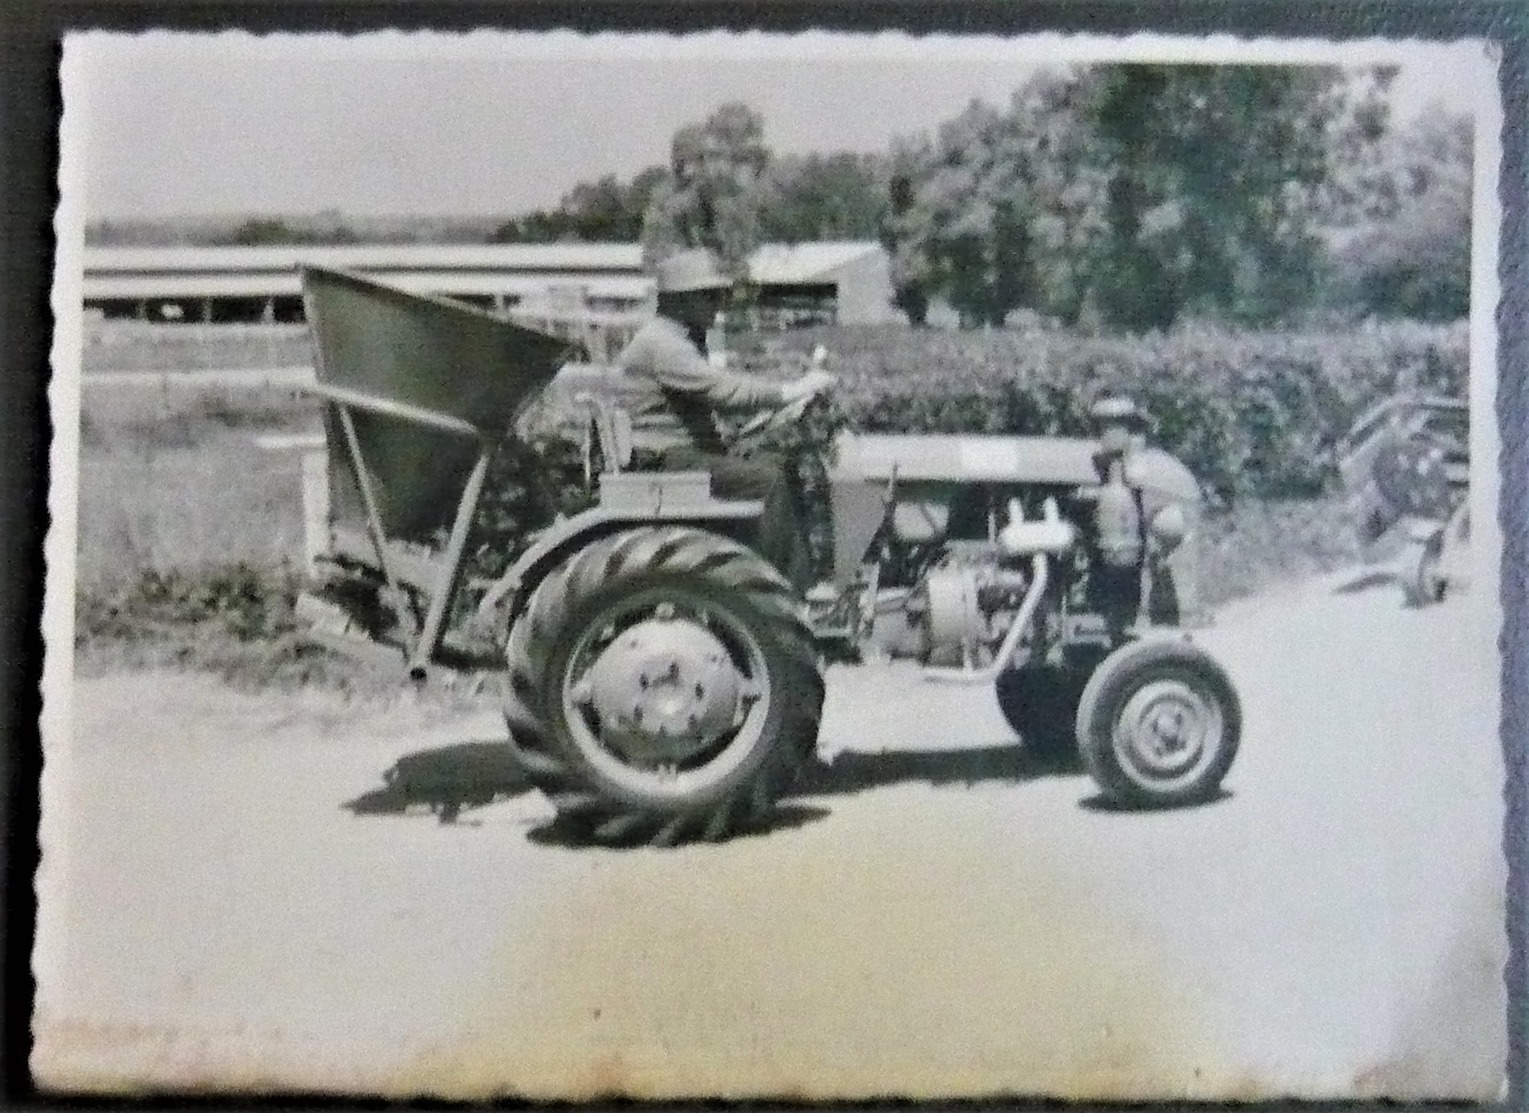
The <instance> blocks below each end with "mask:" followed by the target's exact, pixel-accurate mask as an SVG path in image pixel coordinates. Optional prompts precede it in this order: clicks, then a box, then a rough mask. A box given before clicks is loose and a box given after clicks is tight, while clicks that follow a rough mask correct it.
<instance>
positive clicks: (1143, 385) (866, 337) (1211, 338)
mask: <svg viewBox="0 0 1529 1117" xmlns="http://www.w3.org/2000/svg"><path fill="white" fill-rule="evenodd" d="M817 344H822V345H824V346H826V347H827V349H828V350H829V352H830V354H831V358H830V367H831V369H832V370H833V371H834V372H835V373H836V374H837V375H838V376H839V378H840V393H839V396H840V402H841V405H842V407H843V408H844V410H845V412H846V414H847V416H848V418H849V420H850V421H851V422H852V423H853V424H855V425H856V426H857V427H858V428H859V429H862V430H867V431H900V432H945V433H958V432H982V433H993V434H1041V435H1044V434H1081V433H1084V432H1086V431H1087V430H1088V429H1089V424H1088V418H1087V415H1088V409H1089V406H1090V405H1091V404H1092V402H1093V401H1094V400H1096V399H1097V398H1099V397H1100V396H1102V395H1106V394H1109V393H1112V392H1121V391H1124V392H1128V393H1130V394H1131V395H1132V396H1133V397H1134V398H1136V399H1137V401H1138V402H1139V403H1141V404H1142V405H1144V407H1145V409H1146V411H1147V412H1148V414H1149V416H1150V418H1151V421H1152V436H1151V437H1152V440H1153V441H1154V443H1155V444H1157V445H1159V446H1162V447H1163V448H1165V449H1167V450H1169V451H1171V452H1173V453H1175V454H1177V455H1179V456H1180V457H1181V458H1182V459H1183V460H1184V461H1185V463H1186V464H1187V465H1188V466H1189V467H1190V468H1191V469H1192V470H1193V471H1194V472H1195V474H1196V476H1198V477H1199V478H1200V480H1201V482H1202V483H1203V484H1204V485H1205V486H1206V488H1207V490H1208V493H1209V495H1211V496H1212V497H1213V498H1215V499H1217V500H1218V501H1219V502H1222V503H1227V504H1229V503H1231V502H1232V501H1233V500H1234V499H1236V498H1238V497H1246V496H1258V497H1266V498H1274V499H1281V498H1287V497H1309V496H1313V495H1317V494H1320V493H1324V492H1330V491H1331V490H1332V488H1333V485H1334V482H1335V481H1336V470H1335V453H1334V451H1335V447H1336V445H1337V443H1338V441H1339V440H1340V439H1341V437H1342V436H1343V434H1344V433H1345V432H1346V431H1347V430H1348V429H1349V427H1350V426H1351V425H1352V423H1353V421H1354V420H1355V419H1356V418H1357V417H1358V416H1359V414H1360V413H1361V412H1362V411H1363V410H1365V409H1366V408H1367V407H1369V406H1370V405H1371V404H1373V403H1375V402H1376V401H1378V400H1379V399H1381V398H1383V397H1384V396H1386V395H1388V394H1390V393H1392V392H1396V391H1399V390H1403V389H1408V388H1423V389H1427V390H1430V391H1437V392H1441V393H1446V394H1453V395H1463V394H1464V393H1465V391H1466V384H1467V380H1468V371H1469V370H1468V355H1469V345H1468V336H1467V329H1466V325H1465V324H1464V323H1458V324H1455V325H1448V326H1425V325H1419V324H1414V323H1407V322H1398V323H1386V324H1382V325H1378V326H1370V327H1364V328H1360V329H1355V330H1351V331H1347V332H1343V333H1337V332H1334V333H1294V332H1262V333H1249V332H1236V333H1232V332H1223V331H1220V330H1214V329H1209V328H1202V329H1195V330H1184V331H1176V332H1174V333H1172V334H1169V335H1153V336H1149V337H1145V338H1101V337H1088V336H1082V335H1077V334H1070V333H1063V332H1026V331H1020V330H997V331H992V332H987V333H955V332H947V331H935V330H913V329H906V328H887V327H875V328H851V327H840V328H834V329H822V330H814V331H803V332H800V333H797V334H793V335H787V336H786V337H785V338H784V339H781V340H776V341H772V342H768V343H761V344H757V345H755V346H754V348H753V350H752V351H750V349H749V348H748V346H747V345H745V346H744V347H743V348H744V353H745V356H746V360H747V363H749V364H753V363H755V362H758V363H760V364H769V363H773V362H774V361H775V360H776V359H778V358H780V357H788V358H793V357H799V356H800V354H802V353H805V352H806V351H809V350H810V349H811V348H812V347H813V346H815V345H817Z"/></svg>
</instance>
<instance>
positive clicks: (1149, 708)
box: [1113, 678, 1226, 791]
mask: <svg viewBox="0 0 1529 1117" xmlns="http://www.w3.org/2000/svg"><path fill="white" fill-rule="evenodd" d="M1225 740H1226V718H1225V716H1224V714H1223V713H1222V709H1221V703H1219V702H1218V701H1216V700H1215V698H1213V697H1212V696H1210V695H1209V694H1206V693H1205V692H1204V691H1203V690H1202V689H1200V688H1198V687H1195V686H1193V685H1191V684H1190V683H1187V682H1185V681H1183V680H1181V679H1176V678H1168V679H1156V680H1153V681H1151V682H1148V683H1146V684H1145V685H1144V686H1141V687H1139V688H1137V690H1136V691H1135V692H1134V693H1133V694H1132V695H1131V696H1130V698H1129V699H1128V700H1127V701H1126V702H1125V704H1124V705H1123V706H1122V707H1121V710H1120V715H1119V717H1117V718H1116V720H1115V731H1114V742H1113V743H1114V748H1115V755H1116V757H1117V758H1118V759H1119V760H1120V763H1121V765H1122V766H1123V767H1125V769H1126V770H1127V771H1128V772H1130V773H1131V774H1132V775H1133V776H1134V778H1135V779H1136V780H1137V781H1138V782H1139V783H1141V784H1143V785H1145V786H1148V787H1150V788H1151V789H1152V790H1155V791H1173V790H1175V789H1178V788H1182V787H1185V786H1188V785H1191V784H1193V783H1194V782H1195V781H1196V780H1198V779H1199V778H1200V776H1201V775H1202V774H1203V773H1204V772H1205V771H1206V769H1208V768H1209V767H1210V766H1211V765H1212V764H1213V763H1215V760H1216V757H1217V756H1218V755H1219V754H1220V752H1221V750H1222V747H1223V745H1224V744H1225Z"/></svg>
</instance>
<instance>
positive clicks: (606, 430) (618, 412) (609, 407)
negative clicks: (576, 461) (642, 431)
mask: <svg viewBox="0 0 1529 1117" xmlns="http://www.w3.org/2000/svg"><path fill="white" fill-rule="evenodd" d="M574 402H575V403H577V404H580V405H582V406H584V407H586V408H588V409H589V421H588V422H587V423H585V424H584V478H585V480H586V481H588V482H589V483H590V484H593V483H594V480H595V478H596V477H598V476H600V475H601V474H604V473H621V472H622V471H623V470H626V469H630V468H631V465H632V416H631V414H630V413H629V412H628V411H627V410H626V409H625V408H622V407H617V406H615V405H614V404H612V403H611V402H610V401H609V400H603V399H600V398H598V397H596V396H593V395H590V394H589V393H588V392H580V393H579V394H578V395H576V396H574Z"/></svg>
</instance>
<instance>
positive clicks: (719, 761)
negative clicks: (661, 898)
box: [505, 526, 823, 845]
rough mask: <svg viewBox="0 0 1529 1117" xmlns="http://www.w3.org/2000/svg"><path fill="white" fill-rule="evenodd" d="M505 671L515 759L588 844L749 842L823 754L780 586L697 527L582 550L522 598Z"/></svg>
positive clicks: (814, 668)
mask: <svg viewBox="0 0 1529 1117" xmlns="http://www.w3.org/2000/svg"><path fill="white" fill-rule="evenodd" d="M506 658H507V660H508V667H509V677H510V688H509V691H510V693H509V696H508V697H507V699H506V702H505V720H506V722H507V724H508V727H509V731H510V750H511V754H512V756H513V757H514V759H515V760H516V761H517V762H518V763H519V765H520V766H521V767H522V768H523V769H524V770H525V773H526V776H527V778H528V779H530V780H531V782H532V783H534V784H535V785H536V786H537V787H538V788H539V789H540V790H541V791H542V792H544V793H545V794H546V795H547V796H548V797H549V798H550V799H551V800H552V802H553V804H554V806H555V807H556V809H557V811H558V814H559V817H560V819H561V820H563V821H565V822H567V823H569V824H571V825H572V826H574V827H575V828H576V829H577V832H578V833H579V834H580V835H581V836H587V837H588V838H589V839H591V840H594V841H597V842H607V843H612V844H623V845H633V844H650V845H673V844H677V843H681V842H686V841H691V840H694V839H698V838H699V839H705V840H709V841H716V840H720V839H722V838H724V837H727V836H728V835H730V834H732V833H735V832H737V831H738V830H741V829H747V828H749V827H750V826H752V825H755V824H757V823H758V822H759V821H760V820H761V819H762V818H763V817H764V816H765V815H766V814H767V813H768V812H769V810H770V808H771V807H772V806H773V805H774V803H775V801H776V800H777V799H778V798H779V797H780V795H782V794H783V793H784V792H785V791H786V790H787V788H788V787H789V786H790V785H791V783H792V782H793V780H794V779H795V778H796V775H797V773H798V771H799V770H800V768H801V766H802V764H803V762H804V761H805V760H806V759H807V757H808V756H810V755H811V753H812V751H813V749H814V747H815V746H816V743H817V733H818V722H819V718H820V716H821V712H822V706H823V682H822V677H821V674H820V672H819V667H818V655H817V650H816V648H815V647H814V645H813V642H812V634H811V632H810V631H809V630H808V629H807V627H806V625H805V624H804V623H803V621H802V619H801V617H800V614H799V609H798V605H797V602H796V598H795V596H794V594H793V592H792V590H791V588H790V586H789V585H788V584H787V582H786V581H785V580H784V579H783V578H782V577H781V576H780V575H779V574H778V573H777V572H776V571H775V570H774V569H773V568H772V567H771V566H770V565H769V564H768V563H766V562H765V561H764V560H763V559H761V558H759V557H758V556H757V555H755V554H754V553H753V552H751V551H749V550H748V549H747V548H745V547H743V546H741V545H739V544H738V543H735V542H733V541H732V540H729V539H725V538H722V537H720V536H717V535H713V534H711V533H708V532H705V531H701V530H698V529H695V528H690V527H681V526H674V527H644V528H638V529H635V530H632V531H626V532H623V533H621V534H619V535H615V536H612V537H609V538H606V539H602V540H599V541H597V542H595V543H592V544H590V545H589V546H588V547H586V548H585V549H583V550H582V551H580V552H578V553H577V554H576V555H574V556H573V557H572V558H571V559H569V560H568V561H567V562H565V563H564V564H563V565H562V566H561V567H559V568H558V569H557V570H555V571H553V572H552V573H551V574H550V575H548V576H547V578H546V579H545V580H543V582H542V584H541V585H540V586H539V587H538V588H537V590H536V592H535V593H534V594H533V595H532V598H531V600H530V602H529V603H528V606H527V610H526V613H525V615H524V616H523V617H521V618H520V619H519V620H518V621H517V622H516V623H515V625H514V627H513V628H512V629H511V632H510V637H509V641H508V644H507V646H506Z"/></svg>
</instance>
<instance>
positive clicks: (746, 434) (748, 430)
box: [733, 394, 819, 442]
mask: <svg viewBox="0 0 1529 1117" xmlns="http://www.w3.org/2000/svg"><path fill="white" fill-rule="evenodd" d="M818 398H819V396H818V394H813V395H810V396H803V397H802V398H801V399H795V400H792V401H791V402H790V403H788V404H786V405H785V406H784V407H779V408H776V409H775V410H774V411H762V412H760V413H759V414H758V415H755V416H754V417H753V418H752V419H750V420H749V421H748V422H746V423H744V424H743V426H741V427H739V428H738V429H737V430H736V431H734V432H733V441H734V442H742V441H744V440H745V439H749V438H754V437H756V436H757V435H761V434H766V433H768V432H770V431H776V430H780V429H781V428H782V427H789V426H791V425H792V424H794V423H796V422H798V421H800V419H801V417H802V416H803V415H804V414H806V412H807V408H808V407H809V406H810V405H811V404H812V403H813V401H814V400H816V399H818Z"/></svg>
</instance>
